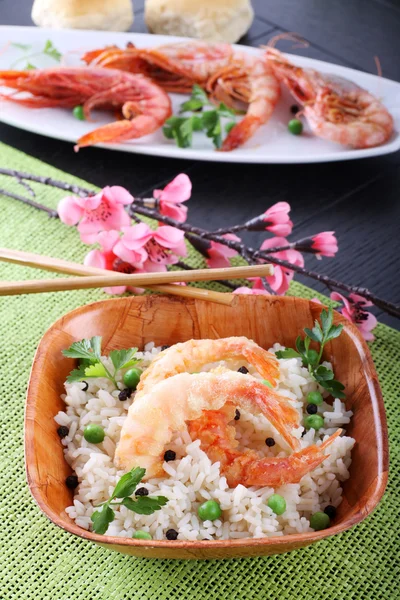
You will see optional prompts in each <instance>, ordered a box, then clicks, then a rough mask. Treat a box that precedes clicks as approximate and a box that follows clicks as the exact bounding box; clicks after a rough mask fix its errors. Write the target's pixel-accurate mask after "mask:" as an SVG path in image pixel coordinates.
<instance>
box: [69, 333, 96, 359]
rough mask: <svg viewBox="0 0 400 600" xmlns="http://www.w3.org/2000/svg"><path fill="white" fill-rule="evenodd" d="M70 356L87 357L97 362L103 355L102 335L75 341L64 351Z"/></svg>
mask: <svg viewBox="0 0 400 600" xmlns="http://www.w3.org/2000/svg"><path fill="white" fill-rule="evenodd" d="M62 353H63V355H64V356H67V357H68V358H86V359H87V360H90V362H97V361H99V360H100V356H101V337H100V336H98V335H97V336H94V337H92V338H90V340H88V339H84V340H81V341H80V342H74V343H73V344H71V346H70V347H69V348H67V350H63V351H62Z"/></svg>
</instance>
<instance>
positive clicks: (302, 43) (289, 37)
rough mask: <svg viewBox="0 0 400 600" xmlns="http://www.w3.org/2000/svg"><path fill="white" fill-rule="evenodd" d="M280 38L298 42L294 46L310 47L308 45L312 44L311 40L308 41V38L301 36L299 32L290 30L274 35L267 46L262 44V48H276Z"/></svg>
mask: <svg viewBox="0 0 400 600" xmlns="http://www.w3.org/2000/svg"><path fill="white" fill-rule="evenodd" d="M280 40H287V41H290V42H297V44H296V45H294V46H293V48H308V46H309V45H310V42H308V41H307V40H306V39H304V38H303V37H301V36H300V35H299V34H298V33H294V32H290V31H288V32H285V33H279V34H278V35H274V37H273V38H271V39H270V40H269V42H268V44H267V45H266V46H261V47H262V48H275V46H276V44H277V42H279V41H280Z"/></svg>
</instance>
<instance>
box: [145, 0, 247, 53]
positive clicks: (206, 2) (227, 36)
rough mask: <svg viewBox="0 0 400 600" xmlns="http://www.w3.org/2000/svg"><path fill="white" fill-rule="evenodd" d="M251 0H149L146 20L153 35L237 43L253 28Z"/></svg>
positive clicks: (147, 1) (146, 8)
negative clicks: (251, 26)
mask: <svg viewBox="0 0 400 600" xmlns="http://www.w3.org/2000/svg"><path fill="white" fill-rule="evenodd" d="M253 18H254V12H253V8H252V6H251V2H250V0H146V4H145V20H146V25H147V27H148V29H149V31H151V32H152V33H161V34H166V35H177V36H187V37H193V38H199V39H202V40H206V41H209V42H228V43H233V42H237V41H238V40H239V39H240V38H241V37H242V36H243V35H244V34H245V33H246V32H247V31H248V30H249V28H250V25H251V24H252V22H253Z"/></svg>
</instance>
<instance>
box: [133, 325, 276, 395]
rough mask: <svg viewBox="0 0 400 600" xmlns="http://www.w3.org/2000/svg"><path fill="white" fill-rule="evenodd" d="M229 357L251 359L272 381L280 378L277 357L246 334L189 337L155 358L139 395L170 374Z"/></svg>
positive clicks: (142, 378) (146, 371)
mask: <svg viewBox="0 0 400 600" xmlns="http://www.w3.org/2000/svg"><path fill="white" fill-rule="evenodd" d="M229 358H234V359H242V360H245V361H247V362H249V363H250V364H251V365H253V366H254V367H255V368H256V369H257V371H258V373H259V374H260V375H261V376H262V377H263V378H264V379H268V380H269V381H271V383H274V381H275V380H276V379H278V377H279V363H278V361H277V360H276V358H275V356H274V355H273V354H271V353H270V352H267V350H264V349H263V348H261V347H260V346H258V345H257V344H256V343H255V342H253V341H252V340H249V339H248V338H246V337H229V338H221V339H218V340H189V341H187V342H183V343H180V344H175V345H174V346H171V347H170V348H168V349H167V350H164V351H163V352H160V354H158V355H157V356H156V357H155V358H154V360H153V361H152V363H151V364H150V366H149V367H148V368H147V369H146V370H145V371H144V373H143V375H142V376H141V378H140V382H139V385H138V387H137V394H136V398H138V397H139V396H140V395H141V394H146V393H148V392H150V390H151V388H152V386H153V385H155V384H156V383H158V382H159V381H162V380H163V379H167V377H172V376H173V375H177V374H178V373H184V372H185V371H186V372H191V371H198V370H199V369H200V368H201V367H204V365H206V364H208V363H212V362H216V361H220V360H226V359H229Z"/></svg>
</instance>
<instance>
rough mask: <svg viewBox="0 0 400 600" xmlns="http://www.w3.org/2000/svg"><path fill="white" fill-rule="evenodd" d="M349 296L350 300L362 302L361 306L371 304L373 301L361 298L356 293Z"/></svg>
mask: <svg viewBox="0 0 400 600" xmlns="http://www.w3.org/2000/svg"><path fill="white" fill-rule="evenodd" d="M349 297H350V298H351V300H353V302H355V303H359V304H362V306H363V307H364V306H373V302H370V300H366V298H363V297H362V296H359V295H358V294H350V296H349Z"/></svg>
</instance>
